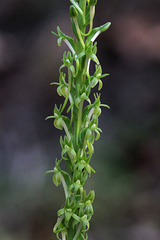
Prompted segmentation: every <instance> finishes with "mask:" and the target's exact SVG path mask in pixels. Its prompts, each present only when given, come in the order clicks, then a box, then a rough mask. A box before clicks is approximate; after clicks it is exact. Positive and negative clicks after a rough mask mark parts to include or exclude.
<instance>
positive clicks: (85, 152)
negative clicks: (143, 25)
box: [46, 0, 111, 240]
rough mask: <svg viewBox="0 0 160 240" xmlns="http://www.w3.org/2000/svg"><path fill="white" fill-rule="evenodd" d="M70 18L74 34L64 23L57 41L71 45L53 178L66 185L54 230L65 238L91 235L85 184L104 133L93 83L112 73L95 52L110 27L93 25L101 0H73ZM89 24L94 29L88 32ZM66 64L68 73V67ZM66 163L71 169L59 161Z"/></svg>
mask: <svg viewBox="0 0 160 240" xmlns="http://www.w3.org/2000/svg"><path fill="white" fill-rule="evenodd" d="M70 2H71V6H70V19H71V24H72V29H73V33H74V36H75V38H71V37H69V36H67V35H65V34H64V33H63V32H62V31H61V30H60V28H59V27H57V33H54V32H53V34H54V35H56V36H57V38H58V45H59V46H60V45H61V42H62V41H64V42H65V43H66V44H67V46H68V48H69V50H68V51H67V52H64V54H63V59H62V62H63V64H62V66H61V67H60V69H59V73H60V76H59V82H58V83H55V82H54V83H51V85H53V84H56V85H58V86H57V93H58V94H59V95H60V96H63V97H64V99H65V100H64V103H63V104H62V105H60V106H59V107H58V106H57V105H55V108H54V114H53V116H49V117H47V119H52V118H53V119H54V126H55V127H56V128H58V129H60V130H64V132H65V136H63V137H62V136H61V137H60V144H61V148H62V151H61V159H60V160H56V163H55V167H54V170H50V171H47V172H46V173H53V182H54V183H55V185H56V186H58V185H60V184H62V186H63V188H64V193H65V203H64V205H63V207H62V208H61V209H60V210H59V211H58V213H57V214H58V220H57V223H56V225H55V226H54V229H53V231H54V233H56V235H57V238H58V239H61V240H85V239H88V237H87V231H88V229H89V221H90V219H91V217H92V215H93V206H92V203H93V200H94V197H95V193H94V191H93V190H92V191H90V192H89V193H88V194H87V193H86V191H85V190H84V185H85V183H86V181H87V179H88V177H90V176H91V173H92V172H94V173H95V170H94V169H93V168H92V167H91V165H90V160H91V158H92V155H93V153H94V147H93V144H94V141H95V140H98V139H99V137H100V133H101V132H102V131H101V129H100V128H99V127H98V117H99V115H100V114H101V107H107V108H109V106H108V105H105V104H101V102H100V94H99V93H94V99H95V100H94V101H93V102H91V100H90V98H89V96H90V93H91V90H92V88H94V87H95V86H96V85H97V84H99V87H98V91H99V90H100V89H101V88H102V80H101V79H102V78H104V77H106V76H108V75H109V74H102V68H101V65H100V63H99V60H98V58H97V56H96V53H97V43H96V42H95V40H96V38H97V37H98V35H99V34H100V33H102V32H104V31H106V30H107V29H108V28H109V26H110V24H111V23H110V22H108V23H106V24H104V25H102V26H100V27H97V28H93V18H94V15H95V5H96V4H97V0H79V1H78V0H70ZM86 28H87V29H89V30H88V32H87V33H86ZM91 61H93V62H94V66H95V71H94V74H93V75H92V76H91V75H90V64H91ZM64 68H66V69H67V74H65V73H64V72H63V69H64ZM63 160H64V161H65V163H66V169H67V170H66V171H64V170H62V169H61V167H60V164H61V162H62V161H63Z"/></svg>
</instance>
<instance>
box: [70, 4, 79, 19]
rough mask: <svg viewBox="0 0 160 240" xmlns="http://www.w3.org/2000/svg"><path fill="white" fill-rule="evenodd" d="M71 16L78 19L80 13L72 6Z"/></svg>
mask: <svg viewBox="0 0 160 240" xmlns="http://www.w3.org/2000/svg"><path fill="white" fill-rule="evenodd" d="M69 14H70V17H71V18H77V17H78V12H77V10H76V8H75V7H74V6H73V5H71V6H70V9H69Z"/></svg>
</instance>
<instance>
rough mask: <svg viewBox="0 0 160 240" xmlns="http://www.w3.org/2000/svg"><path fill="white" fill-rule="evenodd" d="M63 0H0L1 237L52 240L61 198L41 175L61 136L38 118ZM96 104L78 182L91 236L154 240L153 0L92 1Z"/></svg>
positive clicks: (64, 12)
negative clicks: (89, 203) (93, 136)
mask: <svg viewBox="0 0 160 240" xmlns="http://www.w3.org/2000/svg"><path fill="white" fill-rule="evenodd" d="M68 9H69V0H68V1H66V0H59V1H57V0H45V1H44V0H21V1H20V0H1V1H0V129H1V130H0V239H1V240H37V239H39V240H54V239H56V238H55V236H54V235H53V233H52V228H53V225H54V224H55V222H56V219H57V214H56V212H57V210H58V209H59V208H60V207H61V205H62V204H63V202H64V194H63V190H62V187H59V188H56V187H55V186H54V185H53V183H52V177H51V176H50V175H47V176H44V175H43V173H44V172H45V171H47V170H49V169H53V167H54V161H55V158H56V157H58V158H59V157H60V151H61V150H60V144H59V137H60V135H61V134H62V135H63V134H64V133H63V132H60V131H59V130H56V129H55V128H54V127H53V123H52V121H49V120H48V121H45V118H46V117H47V116H48V115H51V114H52V112H53V107H54V104H55V103H57V104H59V103H60V102H61V101H62V100H63V99H61V98H59V97H58V94H57V93H56V87H54V86H50V82H53V81H57V80H58V68H59V67H60V65H61V59H62V54H63V52H64V50H67V47H66V46H65V44H62V46H61V47H58V46H57V39H56V37H54V36H53V35H52V34H51V31H56V27H57V25H59V26H60V27H61V29H62V31H64V32H65V33H67V35H72V30H71V26H70V19H69V14H68ZM107 21H111V22H112V26H111V28H110V29H109V30H108V31H107V32H105V33H103V34H102V35H101V36H99V38H98V57H99V59H100V62H101V64H102V67H103V73H106V72H107V73H110V76H109V77H108V78H105V79H104V81H103V82H104V87H103V90H102V91H101V92H102V102H103V103H106V104H108V105H110V107H111V110H106V109H103V112H102V115H101V116H100V121H99V127H100V128H102V129H103V133H102V135H101V138H100V140H99V141H98V142H96V143H95V154H94V156H93V159H92V162H91V165H92V167H93V168H94V169H96V174H93V175H92V176H91V178H90V179H89V181H88V183H87V185H86V188H87V189H88V190H89V189H95V192H96V199H95V201H94V210H95V214H94V217H93V219H92V221H91V228H90V231H89V239H90V240H100V239H109V240H117V239H119V240H121V239H123V240H124V239H125V240H159V239H160V91H159V90H160V1H159V0H123V1H122V0H118V1H117V0H112V1H111V0H110V1H109V0H99V1H98V4H97V8H96V17H95V21H94V26H100V25H101V24H104V23H105V22H107Z"/></svg>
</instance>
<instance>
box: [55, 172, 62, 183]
mask: <svg viewBox="0 0 160 240" xmlns="http://www.w3.org/2000/svg"><path fill="white" fill-rule="evenodd" d="M53 182H54V184H55V185H56V186H58V185H60V184H61V173H60V172H57V173H55V174H54V175H53Z"/></svg>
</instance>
